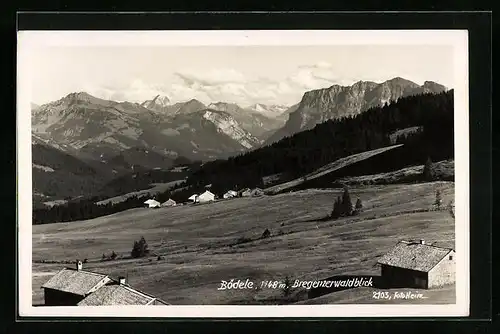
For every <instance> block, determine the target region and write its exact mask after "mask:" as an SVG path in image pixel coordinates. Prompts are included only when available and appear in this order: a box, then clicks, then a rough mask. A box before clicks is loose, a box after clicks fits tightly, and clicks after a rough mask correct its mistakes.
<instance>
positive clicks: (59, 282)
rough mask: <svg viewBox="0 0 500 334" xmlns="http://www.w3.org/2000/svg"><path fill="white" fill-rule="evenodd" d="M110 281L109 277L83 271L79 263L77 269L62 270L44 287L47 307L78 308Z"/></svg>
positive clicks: (79, 262)
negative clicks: (86, 298)
mask: <svg viewBox="0 0 500 334" xmlns="http://www.w3.org/2000/svg"><path fill="white" fill-rule="evenodd" d="M110 281H111V278H109V277H108V276H107V275H104V274H98V273H94V272H89V271H84V270H82V262H81V261H78V262H77V264H76V268H64V269H62V270H61V271H59V272H58V273H57V274H55V275H54V276H53V277H52V278H51V279H50V280H49V281H47V283H45V284H44V285H43V286H42V288H43V290H44V298H45V305H46V306H76V305H77V304H78V303H79V302H80V301H82V300H83V299H84V298H85V297H87V296H89V295H90V294H91V293H93V292H94V291H97V290H98V289H99V288H100V287H102V286H104V285H105V284H107V283H108V282H110Z"/></svg>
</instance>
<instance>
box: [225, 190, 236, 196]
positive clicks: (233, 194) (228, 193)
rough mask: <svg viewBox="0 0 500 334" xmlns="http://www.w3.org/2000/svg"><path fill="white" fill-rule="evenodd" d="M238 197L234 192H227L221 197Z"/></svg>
mask: <svg viewBox="0 0 500 334" xmlns="http://www.w3.org/2000/svg"><path fill="white" fill-rule="evenodd" d="M237 196H238V193H237V192H236V191H234V190H229V191H228V192H226V193H225V194H224V195H223V196H222V197H223V198H233V197H237Z"/></svg>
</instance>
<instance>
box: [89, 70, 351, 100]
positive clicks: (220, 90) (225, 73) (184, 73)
mask: <svg viewBox="0 0 500 334" xmlns="http://www.w3.org/2000/svg"><path fill="white" fill-rule="evenodd" d="M357 79H358V80H360V79H359V78H357ZM354 82H355V80H352V79H349V78H348V77H346V76H345V75H342V74H339V73H336V72H335V71H334V69H333V66H332V65H331V64H330V63H328V62H325V61H320V62H317V63H315V64H312V65H302V66H298V67H297V68H296V69H295V70H294V71H292V72H291V73H289V74H288V75H285V76H283V77H276V78H269V77H265V76H254V75H253V73H242V72H240V71H237V70H235V69H231V68H216V69H206V70H194V69H184V70H179V71H177V72H175V73H172V75H171V76H169V77H165V78H164V82H162V83H150V82H146V80H142V79H140V78H137V79H135V80H133V81H131V82H129V83H123V82H116V83H113V84H108V85H105V86H99V87H98V88H95V89H92V88H90V89H88V90H87V91H88V92H89V93H91V94H94V95H96V96H98V97H101V98H106V99H110V100H115V101H124V100H127V101H131V102H142V101H145V100H149V99H152V98H153V97H154V96H156V95H158V94H160V95H166V96H168V97H169V99H170V100H171V101H172V103H175V102H182V101H187V100H190V99H197V100H200V101H201V102H203V103H205V104H209V103H212V102H218V101H224V102H230V103H237V104H239V105H241V106H248V105H251V104H254V103H265V104H286V105H292V104H295V103H297V102H299V101H300V100H301V98H302V96H303V94H304V93H305V92H306V91H309V90H313V89H320V88H326V87H330V86H332V85H334V84H341V85H350V84H352V83H354Z"/></svg>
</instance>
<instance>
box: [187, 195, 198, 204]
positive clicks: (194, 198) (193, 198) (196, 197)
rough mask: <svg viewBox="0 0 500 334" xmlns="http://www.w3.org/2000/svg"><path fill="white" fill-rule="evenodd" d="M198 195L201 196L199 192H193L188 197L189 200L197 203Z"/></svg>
mask: <svg viewBox="0 0 500 334" xmlns="http://www.w3.org/2000/svg"><path fill="white" fill-rule="evenodd" d="M198 197H199V196H198V194H193V195H191V196H190V197H189V198H188V200H190V201H192V202H193V203H196V202H198Z"/></svg>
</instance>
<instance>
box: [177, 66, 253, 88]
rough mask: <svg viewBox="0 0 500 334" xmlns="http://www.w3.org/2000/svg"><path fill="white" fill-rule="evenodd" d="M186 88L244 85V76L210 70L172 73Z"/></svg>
mask: <svg viewBox="0 0 500 334" xmlns="http://www.w3.org/2000/svg"><path fill="white" fill-rule="evenodd" d="M174 75H176V76H177V77H179V78H180V79H182V80H183V81H184V83H185V84H186V85H188V86H195V85H202V86H217V85H221V84H228V83H245V82H246V81H247V79H246V78H245V76H244V75H243V74H242V73H241V72H239V71H236V70H234V69H211V70H209V71H194V70H183V71H178V72H176V73H174Z"/></svg>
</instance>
